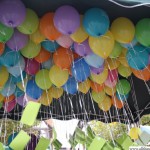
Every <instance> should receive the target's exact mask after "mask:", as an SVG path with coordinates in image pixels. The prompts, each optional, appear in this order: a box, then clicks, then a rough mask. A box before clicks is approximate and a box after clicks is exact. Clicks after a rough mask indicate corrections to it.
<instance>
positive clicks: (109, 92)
mask: <svg viewBox="0 0 150 150" xmlns="http://www.w3.org/2000/svg"><path fill="white" fill-rule="evenodd" d="M104 91H105V93H106V94H107V95H109V96H113V95H114V94H115V93H116V87H112V88H111V87H108V86H105V87H104Z"/></svg>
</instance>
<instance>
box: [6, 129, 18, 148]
mask: <svg viewBox="0 0 150 150" xmlns="http://www.w3.org/2000/svg"><path fill="white" fill-rule="evenodd" d="M17 135H18V132H15V133H13V134H11V135H10V136H9V137H8V140H7V143H8V144H7V145H9V144H10V143H11V142H12V141H13V139H14V138H15V137H16V136H17Z"/></svg>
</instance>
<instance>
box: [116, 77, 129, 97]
mask: <svg viewBox="0 0 150 150" xmlns="http://www.w3.org/2000/svg"><path fill="white" fill-rule="evenodd" d="M116 89H117V92H118V93H119V94H121V95H126V94H128V93H129V92H130V90H131V86H130V83H129V81H128V80H125V79H121V80H120V81H119V82H118V83H117V85H116Z"/></svg>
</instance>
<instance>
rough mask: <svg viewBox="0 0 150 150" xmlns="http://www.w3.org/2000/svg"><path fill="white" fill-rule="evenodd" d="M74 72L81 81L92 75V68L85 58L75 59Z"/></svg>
mask: <svg viewBox="0 0 150 150" xmlns="http://www.w3.org/2000/svg"><path fill="white" fill-rule="evenodd" d="M72 74H73V76H74V77H75V79H76V80H77V81H79V82H83V81H85V80H86V79H87V78H88V77H89V76H90V68H89V66H88V64H87V63H86V62H85V60H84V59H83V58H81V59H80V58H79V59H77V60H75V61H74V63H73V65H72Z"/></svg>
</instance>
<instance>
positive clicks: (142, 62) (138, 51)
mask: <svg viewBox="0 0 150 150" xmlns="http://www.w3.org/2000/svg"><path fill="white" fill-rule="evenodd" d="M126 59H127V61H128V64H129V66H130V67H131V68H133V69H136V70H143V69H144V68H146V66H148V60H149V54H148V52H147V51H146V49H145V47H143V46H141V45H139V46H135V47H133V48H132V49H129V50H128V52H127V54H126Z"/></svg>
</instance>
